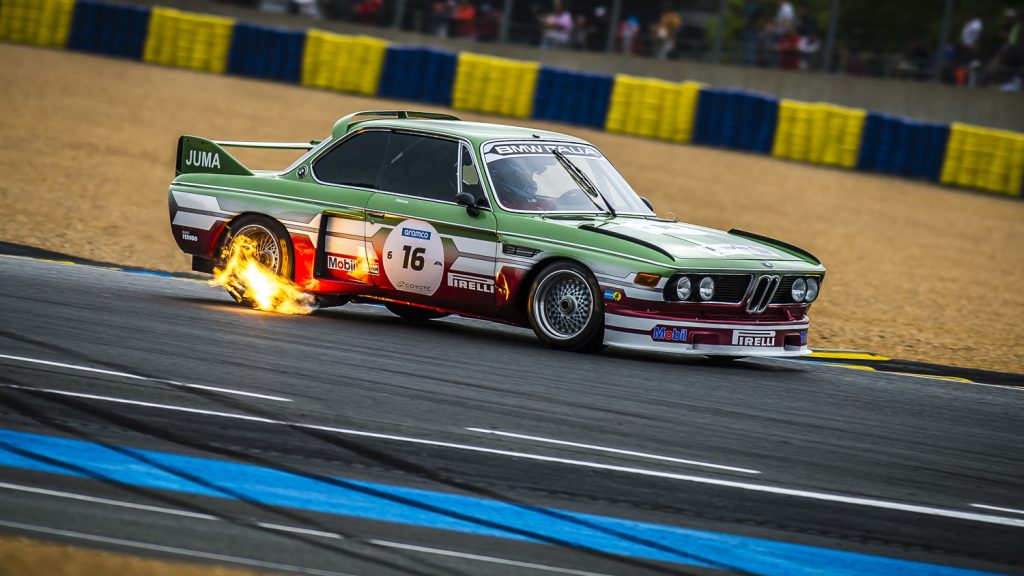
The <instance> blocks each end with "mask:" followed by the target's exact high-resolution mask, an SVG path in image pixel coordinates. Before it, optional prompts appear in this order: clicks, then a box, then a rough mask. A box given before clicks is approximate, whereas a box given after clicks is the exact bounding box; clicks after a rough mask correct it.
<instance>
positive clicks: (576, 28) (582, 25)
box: [571, 14, 590, 50]
mask: <svg viewBox="0 0 1024 576" xmlns="http://www.w3.org/2000/svg"><path fill="white" fill-rule="evenodd" d="M589 33H590V27H589V26H588V25H587V15H586V14H577V15H576V22H574V23H573V25H572V42H571V44H572V48H573V50H586V49H587V45H588V44H587V34H589Z"/></svg>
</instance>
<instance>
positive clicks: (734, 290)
mask: <svg viewBox="0 0 1024 576" xmlns="http://www.w3.org/2000/svg"><path fill="white" fill-rule="evenodd" d="M231 146H242V147H256V148H294V149H299V150H304V151H305V153H304V154H302V156H301V157H300V158H298V160H296V161H295V162H294V163H293V164H292V165H291V166H289V167H288V168H287V169H285V170H283V171H273V172H270V171H253V170H250V169H248V168H246V167H245V166H243V165H242V163H241V162H239V161H238V160H237V159H235V158H234V157H233V156H231V155H230V154H228V153H227V152H226V151H225V147H231ZM177 173H178V176H177V177H176V178H175V179H174V181H173V182H172V183H171V186H170V193H169V203H170V217H171V229H172V232H173V234H174V238H175V240H176V241H177V243H178V246H179V247H180V248H181V249H182V250H183V251H184V252H186V253H188V254H191V255H192V256H193V269H195V270H197V271H202V272H215V271H219V272H223V271H224V270H225V260H226V259H228V258H230V255H229V251H230V248H231V247H232V246H233V245H236V243H237V242H239V241H240V240H245V241H246V242H247V243H248V245H249V246H251V247H252V248H251V250H252V253H253V254H255V257H256V258H257V259H258V261H259V262H260V263H261V264H262V265H263V266H265V267H266V268H267V269H269V270H270V271H271V272H272V273H273V274H275V275H276V277H279V278H281V279H283V280H285V281H287V283H288V284H289V285H292V286H294V287H296V288H297V289H298V290H300V291H301V292H302V293H304V294H307V295H311V297H313V298H316V299H317V301H318V302H320V303H321V304H322V305H338V304H343V303H345V302H347V301H349V300H351V299H353V298H358V299H372V300H377V301H381V302H383V303H384V304H385V305H386V306H387V308H388V309H389V310H391V311H392V312H394V313H395V314H397V315H399V316H402V317H404V318H408V319H412V320H429V319H431V318H438V317H441V316H444V315H447V314H460V315H463V316H471V317H477V318H484V319H488V320H494V321H498V322H505V323H511V324H515V325H520V326H530V327H531V328H532V329H533V330H534V332H535V333H536V334H537V336H538V337H539V338H540V339H541V340H542V341H544V342H545V343H547V344H549V345H551V346H554V347H556V348H561V349H568V350H595V349H599V348H601V347H603V346H605V345H607V346H614V347H622V348H632V349H643V350H653V351H660V352H670V353H690V354H703V355H720V356H737V357H739V356H800V355H804V354H807V353H809V350H808V348H807V329H808V318H807V310H808V308H809V307H810V305H811V303H812V302H813V301H814V300H815V299H816V298H817V296H818V293H819V290H820V288H821V284H822V281H823V278H824V274H825V269H824V267H822V265H821V263H820V262H819V261H818V260H817V259H816V258H815V257H814V256H812V255H811V254H809V253H807V252H806V251H804V250H801V249H800V248H797V247H795V246H791V245H789V244H786V243H784V242H780V241H778V240H773V239H771V238H766V237H763V236H759V235H757V234H752V233H748V232H743V231H740V230H731V231H729V232H721V231H718V230H712V229H709V228H704V227H700V226H694V225H691V224H685V223H682V222H678V221H675V220H668V219H665V218H661V217H658V216H657V215H656V214H655V213H654V211H653V209H652V207H651V205H650V203H649V202H648V201H647V200H646V199H644V198H642V197H640V196H639V195H637V193H636V192H634V191H633V189H632V188H631V187H630V186H629V184H628V183H627V182H626V181H625V180H624V179H623V177H622V176H621V175H620V174H619V173H618V171H616V169H615V168H614V167H613V166H612V164H611V162H609V160H608V159H607V158H606V157H605V156H604V155H603V154H602V153H601V151H600V150H598V149H597V148H596V147H595V146H594V145H592V144H590V143H589V142H586V141H584V140H581V139H579V138H575V137H572V136H568V135H565V134H559V133H556V132H549V131H544V130H537V129H533V128H525V127H514V126H504V125H497V124H486V123H477V122H465V121H462V120H459V119H458V118H456V117H454V116H449V115H445V114H436V113H426V112H411V111H370V112H357V113H355V114H350V115H348V116H346V117H344V118H341V119H340V120H338V121H337V123H335V125H334V128H333V130H332V131H331V134H330V136H329V137H327V138H326V139H324V140H322V141H314V142H310V143H300V144H289V143H254V142H228V141H211V140H207V139H203V138H199V137H195V136H182V137H181V138H180V140H179V143H178V160H177ZM232 273H233V274H234V273H237V271H235V272H232ZM227 284H228V289H229V292H231V293H232V295H233V296H235V297H236V299H238V300H247V298H246V296H247V295H246V290H253V289H254V288H252V287H247V285H246V284H245V283H244V282H232V281H228V283H227Z"/></svg>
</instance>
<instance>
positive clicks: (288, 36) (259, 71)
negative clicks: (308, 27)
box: [227, 22, 306, 84]
mask: <svg viewBox="0 0 1024 576" xmlns="http://www.w3.org/2000/svg"><path fill="white" fill-rule="evenodd" d="M305 44H306V32H305V30H301V31H300V30H288V29H285V28H274V27H271V26H259V25H255V24H246V23H244V22H236V23H235V27H234V31H233V32H232V36H231V52H230V53H229V54H228V68H227V71H228V73H229V74H238V75H239V76H249V77H253V78H263V79H265V80H279V81H281V82H290V83H292V84H298V83H299V80H300V78H301V75H302V50H303V47H304V46H305Z"/></svg>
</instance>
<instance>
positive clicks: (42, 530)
mask: <svg viewBox="0 0 1024 576" xmlns="http://www.w3.org/2000/svg"><path fill="white" fill-rule="evenodd" d="M0 526H6V527H7V528H14V529H15V530H24V531H26V532H35V533H38V534H50V535H53V536H63V537H65V538H74V539H76V540H85V541H87V542H99V543H102V544H114V545H116V546H124V547H126V548H134V549H137V550H151V551H155V552H164V553H166V554H174V555H177V556H185V557H189V558H202V559H203V560H213V561H216V562H227V563H230V564H238V565H241V566H251V567H253V568H263V569H267V570H281V571H284V572H294V573H297V574H311V575H313V576H354V575H353V574H352V573H351V572H332V571H330V570H318V569H316V568H305V567H302V566H292V565H290V564H278V563H277V562H265V561H263V560H254V559H252V558H242V557H241V556H229V555H227V554H215V553H213V552H203V551H202V550H192V549H189V548H178V547H176V546H164V545H163V544H151V543H149V542H140V541H138V540H125V539H124V538H112V537H110V536H100V535H99V534H87V533H85V532H76V531H73V530H61V529H59V528H50V527H47V526H38V525H35V524H22V523H21V522H9V521H7V520H0Z"/></svg>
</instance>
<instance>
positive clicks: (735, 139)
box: [693, 88, 779, 154]
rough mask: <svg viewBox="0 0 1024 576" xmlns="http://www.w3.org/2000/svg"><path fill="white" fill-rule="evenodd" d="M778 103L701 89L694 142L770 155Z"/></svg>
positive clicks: (735, 92)
mask: <svg viewBox="0 0 1024 576" xmlns="http://www.w3.org/2000/svg"><path fill="white" fill-rule="evenodd" d="M778 117H779V101H778V100H776V99H775V98H772V97H770V96H765V95H764V94H757V93H754V92H747V91H744V90H730V89H723V88H702V89H701V91H700V97H699V99H698V101H697V121H696V125H695V126H694V133H693V142H694V143H696V144H707V145H709V146H718V147H722V148H732V149H736V150H746V151H748V152H759V153H761V154H770V153H771V151H772V143H773V141H774V138H775V125H776V123H777V122H778Z"/></svg>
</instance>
